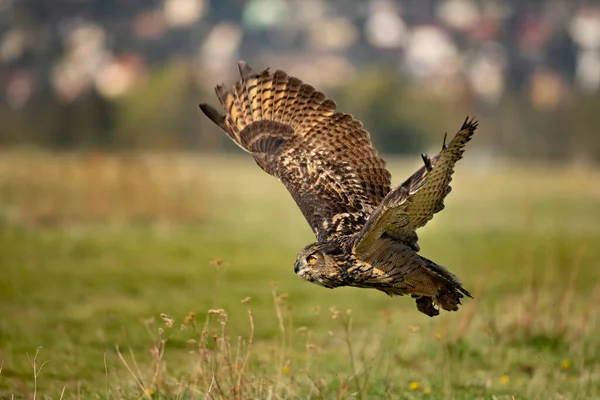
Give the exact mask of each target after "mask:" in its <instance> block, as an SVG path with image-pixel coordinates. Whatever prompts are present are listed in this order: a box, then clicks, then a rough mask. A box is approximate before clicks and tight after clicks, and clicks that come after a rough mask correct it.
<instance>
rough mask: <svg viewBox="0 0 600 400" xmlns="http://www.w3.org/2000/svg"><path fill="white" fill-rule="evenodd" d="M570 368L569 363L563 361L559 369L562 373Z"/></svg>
mask: <svg viewBox="0 0 600 400" xmlns="http://www.w3.org/2000/svg"><path fill="white" fill-rule="evenodd" d="M570 368H571V361H569V360H563V361H562V362H561V363H560V369H562V370H563V371H565V370H567V369H570Z"/></svg>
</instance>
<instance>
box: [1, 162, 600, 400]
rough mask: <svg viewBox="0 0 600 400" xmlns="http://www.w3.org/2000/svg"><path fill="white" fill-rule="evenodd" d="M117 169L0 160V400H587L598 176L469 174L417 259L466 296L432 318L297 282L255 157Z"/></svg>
mask: <svg viewBox="0 0 600 400" xmlns="http://www.w3.org/2000/svg"><path fill="white" fill-rule="evenodd" d="M111 160H112V159H108V160H107V159H103V158H96V159H93V160H92V161H89V160H88V161H86V162H85V163H84V164H81V163H79V164H78V162H79V161H77V160H75V161H74V160H73V159H69V158H68V157H67V156H61V157H56V156H54V157H53V156H49V155H44V154H22V153H5V154H3V155H2V157H0V201H1V203H0V221H1V223H0V398H2V399H10V398H13V397H14V398H15V399H19V398H39V399H42V398H44V399H45V398H53V399H59V398H63V399H72V398H77V399H96V398H106V399H109V398H110V399H134V398H135V399H139V398H147V399H158V398H161V399H167V398H173V399H236V398H239V399H249V398H253V399H258V398H260V399H263V398H264V399H287V398H290V399H296V398H301V399H308V398H316V399H354V398H357V399H374V398H375V399H376V398H386V399H513V398H514V399H593V398H600V335H598V332H599V331H600V283H599V278H600V261H599V260H600V224H599V222H600V183H599V182H600V171H598V170H594V169H590V168H583V167H581V168H577V167H565V168H561V167H558V166H554V167H544V166H539V165H538V166H536V165H529V166H518V167H516V166H512V165H496V166H495V167H493V168H490V167H489V166H486V165H483V164H478V163H475V162H473V161H472V160H470V159H469V158H467V160H465V162H462V163H461V164H460V165H459V166H458V168H457V173H456V176H455V180H454V183H453V186H454V190H453V192H452V194H451V195H450V197H449V198H448V201H447V203H446V205H447V206H446V210H445V211H444V212H442V213H441V214H439V215H438V216H437V217H436V218H435V219H434V220H433V221H432V222H431V223H430V224H429V225H428V226H427V227H425V228H424V229H422V230H421V231H420V232H419V233H420V244H421V248H422V253H423V254H424V255H425V256H426V257H428V258H431V259H433V260H436V261H438V262H439V263H440V264H442V265H445V266H447V267H448V268H449V269H450V270H452V271H453V272H455V273H456V274H457V275H458V276H459V277H460V278H461V280H462V281H463V283H464V285H465V287H466V288H467V289H469V290H470V291H471V293H473V295H474V297H475V299H474V300H467V301H466V302H465V305H464V306H463V307H462V309H461V310H460V311H459V312H458V313H443V314H442V315H441V316H440V317H436V318H428V317H426V316H424V315H423V314H421V313H419V312H418V311H417V310H416V307H415V305H414V302H413V301H412V300H411V299H408V298H390V297H387V296H385V295H384V294H382V293H380V292H377V291H370V290H364V289H354V288H340V289H336V290H333V291H332V290H326V289H323V288H321V287H318V286H316V285H311V284H309V283H306V282H304V281H302V280H300V279H299V278H297V277H296V276H295V275H294V273H293V263H294V259H295V256H296V253H297V251H298V250H300V249H301V248H302V247H303V246H304V245H305V244H307V243H309V242H311V241H313V237H312V235H311V232H310V230H309V228H308V226H307V225H306V223H305V222H304V220H303V218H302V216H301V214H300V212H299V211H298V210H297V209H296V206H295V204H294V202H293V200H292V199H291V198H290V197H289V195H288V194H287V192H286V191H285V189H284V188H283V186H281V185H280V184H279V183H278V182H277V181H276V180H274V179H273V178H271V177H268V176H267V175H266V174H264V173H263V172H262V171H260V170H259V168H257V167H256V166H254V164H253V162H252V160H250V159H249V158H248V157H233V158H225V157H205V156H197V157H187V156H157V155H154V156H148V157H145V158H143V159H135V160H134V161H131V160H130V161H128V162H125V164H123V165H125V166H122V167H119V168H120V169H119V168H117V167H115V166H114V165H116V164H115V163H114V162H113V161H114V160H112V161H111ZM82 165H84V166H82ZM107 165H109V166H108V167H107ZM418 165H419V160H418V159H417V158H416V157H415V160H413V161H411V162H400V161H398V162H393V163H391V165H390V169H391V171H392V174H393V175H394V177H395V179H394V183H399V182H401V180H402V179H403V178H404V177H406V176H407V175H408V173H410V172H411V171H412V168H414V167H416V166H418ZM115 168H116V169H115ZM115 171H117V172H118V173H119V174H122V175H123V174H124V176H123V177H121V178H119V179H120V180H119V179H116V178H115V177H114V176H115ZM132 171H133V172H132ZM71 172H72V173H73V176H71V175H69V174H70V173H71ZM115 179H116V180H115ZM115 182H116V183H115ZM119 182H120V183H119Z"/></svg>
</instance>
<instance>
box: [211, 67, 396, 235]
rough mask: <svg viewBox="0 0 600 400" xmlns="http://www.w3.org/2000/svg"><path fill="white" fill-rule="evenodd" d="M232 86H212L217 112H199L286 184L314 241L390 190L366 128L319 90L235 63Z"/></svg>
mask: <svg viewBox="0 0 600 400" xmlns="http://www.w3.org/2000/svg"><path fill="white" fill-rule="evenodd" d="M239 70H240V75H241V80H240V81H238V82H237V83H236V84H235V85H234V86H233V88H232V90H229V91H228V90H226V89H225V86H224V85H218V86H217V87H216V88H215V92H216V94H217V97H218V99H219V101H220V103H221V105H222V107H223V108H224V109H225V111H226V112H225V115H221V114H220V113H219V112H218V111H217V110H215V109H214V108H213V107H211V106H209V105H207V104H202V105H201V108H202V110H203V111H204V113H205V114H206V115H207V116H208V117H209V118H210V119H211V120H213V121H214V122H215V123H216V124H217V125H219V126H220V127H221V128H222V129H223V130H224V131H225V132H226V133H227V135H228V136H229V137H230V138H231V139H232V140H233V141H234V142H235V143H236V144H237V145H238V146H240V147H241V148H242V149H244V150H245V151H247V152H249V153H250V154H251V155H252V156H253V158H254V159H255V160H256V162H257V164H258V165H259V166H260V167H261V168H262V169H263V170H264V171H266V172H267V173H269V174H271V175H273V176H275V177H277V178H278V179H280V180H281V182H282V183H283V184H284V185H285V186H286V188H287V189H288V191H289V192H290V193H291V195H292V197H293V198H294V200H295V201H296V203H297V204H298V206H299V208H300V209H301V211H302V213H303V214H304V216H305V218H306V219H307V221H308V223H309V225H310V226H311V228H312V229H313V231H314V233H315V235H316V236H317V239H318V240H319V241H326V240H329V239H331V238H333V237H337V236H340V235H349V234H354V233H356V232H357V231H358V230H359V229H360V228H361V227H362V225H364V223H365V222H366V219H367V218H368V216H369V215H370V213H371V212H372V211H373V210H374V209H375V208H376V207H377V205H378V204H379V203H381V201H382V200H383V199H384V197H385V196H386V195H387V193H389V191H390V190H391V189H390V181H391V176H390V173H389V172H388V171H387V169H386V167H385V161H384V160H383V159H382V158H381V157H379V156H378V155H377V152H376V150H375V149H374V148H373V146H372V144H371V140H370V136H369V133H368V132H367V131H366V130H365V129H364V128H363V126H362V124H361V122H360V121H358V120H356V119H354V118H352V116H351V115H348V114H344V113H340V112H336V104H335V102H333V101H332V100H331V99H328V98H327V97H326V96H325V95H324V94H323V93H322V92H319V91H317V90H315V88H314V87H312V86H310V85H308V84H305V83H303V82H302V81H301V80H299V79H297V78H294V77H290V76H288V75H287V74H286V73H285V72H283V71H281V70H277V71H275V72H274V73H271V72H269V70H268V69H267V70H264V71H263V72H261V73H256V72H254V71H253V70H252V69H251V68H250V67H249V66H248V65H247V64H246V63H243V62H241V63H240V64H239Z"/></svg>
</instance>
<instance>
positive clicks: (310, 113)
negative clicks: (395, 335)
mask: <svg viewBox="0 0 600 400" xmlns="http://www.w3.org/2000/svg"><path fill="white" fill-rule="evenodd" d="M238 67H239V71H240V75H241V80H240V81H238V82H237V83H236V84H235V85H234V86H233V88H232V89H231V90H230V91H228V90H226V88H225V85H224V84H223V85H218V86H216V88H215V92H216V94H217V98H218V99H219V102H220V103H221V105H222V106H223V108H224V110H225V114H221V113H220V112H219V111H217V110H216V109H215V108H213V107H212V106H210V105H208V104H201V105H200V108H201V109H202V111H203V112H204V114H206V116H207V117H208V118H210V120H212V121H213V122H214V123H215V124H217V125H218V126H219V127H220V128H221V129H222V130H223V131H225V133H226V134H227V135H228V136H229V137H230V138H231V139H232V140H233V141H234V142H235V143H236V144H237V145H238V146H239V147H241V148H242V149H244V150H245V151H246V152H248V153H250V155H252V157H253V158H254V160H255V161H256V163H257V164H258V166H259V167H261V168H262V169H263V170H264V171H265V172H267V173H268V174H270V175H272V176H274V177H276V178H278V179H279V180H280V181H281V182H282V183H283V184H284V185H285V187H286V188H287V189H288V191H289V192H290V194H291V195H292V197H293V198H294V200H295V201H296V203H297V204H298V206H299V208H300V210H301V211H302V214H304V217H305V218H306V220H307V221H308V224H309V225H310V227H311V228H312V230H313V232H314V234H315V236H316V239H317V241H316V242H315V243H312V244H310V245H308V246H306V247H305V248H304V249H302V250H301V251H300V253H299V254H298V256H297V258H296V263H295V266H294V271H295V272H296V274H297V275H298V276H300V277H301V278H303V279H305V280H307V281H309V282H313V283H315V284H317V285H320V286H323V287H326V288H330V289H333V288H336V287H339V286H354V287H360V288H374V289H378V290H380V291H382V292H384V293H386V294H388V295H390V296H394V295H398V296H402V295H411V296H412V297H413V298H415V299H416V303H417V309H418V310H419V311H421V312H423V313H424V314H426V315H428V316H430V317H433V316H435V315H438V314H439V307H441V308H443V309H444V310H447V311H457V310H458V306H459V305H460V304H461V299H462V298H463V297H464V296H468V297H471V295H470V294H469V292H468V291H467V290H466V289H465V288H463V287H462V285H461V283H460V282H459V280H458V279H457V278H456V277H455V276H454V275H453V274H452V273H450V272H449V271H448V270H446V268H444V267H442V266H441V265H438V264H436V263H435V262H433V261H431V260H428V259H427V258H425V257H423V256H421V255H419V254H418V252H419V245H418V244H417V241H418V237H417V234H416V232H415V230H416V229H418V228H420V227H422V226H424V225H425V224H427V222H428V221H429V220H431V219H432V218H433V215H434V214H435V213H437V212H439V211H441V210H442V209H443V208H444V198H445V197H446V196H447V195H448V193H450V190H451V187H450V185H449V184H450V181H451V179H452V173H453V172H454V164H455V163H456V162H457V161H458V160H459V159H460V158H462V154H463V151H464V146H465V144H466V143H467V142H468V141H469V140H470V139H471V137H472V136H473V133H474V132H475V129H476V128H477V125H478V124H477V122H476V121H475V119H471V120H469V119H468V118H467V119H466V120H465V122H464V123H463V125H462V127H461V128H460V130H459V132H458V133H457V134H456V136H455V137H454V138H453V139H452V140H451V141H450V142H449V143H447V144H446V137H444V144H443V146H442V150H441V151H440V153H439V154H437V155H436V156H435V157H431V158H429V157H428V156H427V155H425V154H422V155H421V157H422V158H423V164H424V165H423V166H422V167H421V168H420V169H419V170H417V171H416V172H415V173H414V174H413V175H412V176H410V177H409V178H408V179H407V180H406V181H405V182H404V183H402V184H401V185H400V186H398V187H397V188H395V189H392V188H391V175H390V173H389V172H388V171H387V169H386V167H385V161H384V160H383V159H382V158H381V157H379V156H378V155H377V151H376V150H375V149H374V148H373V146H372V144H371V140H370V137H369V133H368V132H367V131H366V130H365V129H364V128H363V126H362V123H361V122H360V121H358V120H356V119H354V118H353V117H352V116H351V115H349V114H344V113H341V112H336V104H335V102H333V101H332V100H330V99H328V98H327V97H326V96H325V95H324V94H323V93H321V92H319V91H317V90H316V89H315V88H314V87H312V86H310V85H308V84H305V83H303V82H302V81H301V80H299V79H297V78H294V77H291V76H289V75H287V74H286V73H285V72H284V71H280V70H278V71H275V72H274V73H271V72H270V71H269V69H266V70H264V71H263V72H261V73H256V72H255V71H254V70H252V69H251V68H250V67H249V66H248V65H247V64H246V63H245V62H240V63H239V64H238Z"/></svg>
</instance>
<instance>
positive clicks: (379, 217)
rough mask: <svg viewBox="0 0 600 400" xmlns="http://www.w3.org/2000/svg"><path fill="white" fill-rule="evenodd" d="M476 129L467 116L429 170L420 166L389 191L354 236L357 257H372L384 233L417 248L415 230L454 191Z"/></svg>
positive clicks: (423, 223)
mask: <svg viewBox="0 0 600 400" xmlns="http://www.w3.org/2000/svg"><path fill="white" fill-rule="evenodd" d="M475 129H477V122H476V121H475V120H474V119H472V120H470V121H469V120H468V118H467V120H465V122H464V124H463V125H462V127H461V129H460V131H459V132H458V133H457V134H456V136H455V137H454V138H453V139H452V141H451V142H450V144H449V145H448V146H445V145H444V146H443V148H442V151H441V152H440V153H439V154H437V155H436V156H435V157H433V158H431V167H432V169H431V170H430V171H427V168H426V167H425V166H423V167H421V168H420V169H419V170H417V171H416V172H415V173H414V174H413V175H412V176H411V177H410V178H408V179H407V180H406V181H405V182H404V183H403V184H402V185H400V186H399V187H398V188H396V189H394V190H392V191H391V192H389V193H388V194H387V196H386V197H385V199H384V200H383V201H382V202H381V204H380V205H379V206H378V207H377V210H375V212H373V214H372V215H371V217H370V218H369V220H368V221H367V223H366V224H365V226H364V227H363V228H362V229H361V231H360V232H359V233H358V234H357V235H356V237H355V238H354V243H353V250H354V253H355V255H356V256H357V258H359V259H368V258H371V257H373V251H374V249H375V246H374V243H375V242H376V241H377V240H379V239H380V238H381V237H382V236H384V235H385V236H387V237H391V238H392V239H395V240H397V241H400V242H404V243H406V244H408V245H409V246H411V247H413V248H414V249H415V250H418V245H417V235H416V233H415V230H416V229H418V228H420V227H422V226H424V225H425V224H426V223H427V222H428V221H429V220H431V219H432V218H433V215H434V214H435V213H437V212H439V211H441V210H442V209H443V208H444V198H445V197H446V196H447V195H448V193H450V190H451V187H450V182H451V180H452V174H453V172H454V165H455V164H456V162H457V161H458V160H460V159H461V158H462V154H463V152H464V146H465V144H466V143H467V142H468V141H469V140H471V137H472V136H473V133H474V132H475Z"/></svg>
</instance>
